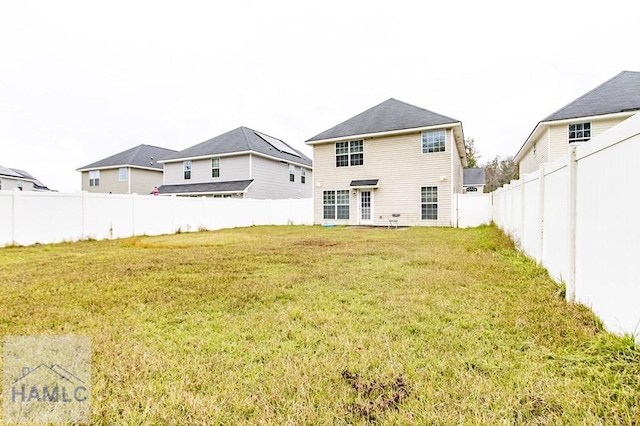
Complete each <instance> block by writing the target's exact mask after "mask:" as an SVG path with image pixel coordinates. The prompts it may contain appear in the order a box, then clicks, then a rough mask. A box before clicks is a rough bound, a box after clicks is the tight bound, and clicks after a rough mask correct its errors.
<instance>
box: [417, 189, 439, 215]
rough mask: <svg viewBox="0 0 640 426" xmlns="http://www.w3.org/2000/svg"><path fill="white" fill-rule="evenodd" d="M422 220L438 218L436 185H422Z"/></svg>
mask: <svg viewBox="0 0 640 426" xmlns="http://www.w3.org/2000/svg"><path fill="white" fill-rule="evenodd" d="M421 207H422V220H427V219H429V220H437V219H438V187H437V186H423V187H422V199H421Z"/></svg>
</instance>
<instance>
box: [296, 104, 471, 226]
mask: <svg viewBox="0 0 640 426" xmlns="http://www.w3.org/2000/svg"><path fill="white" fill-rule="evenodd" d="M306 143H307V144H309V145H311V146H313V158H314V171H315V173H314V189H315V191H314V223H316V224H338V225H374V226H387V225H388V224H389V223H390V221H392V220H393V221H395V220H397V224H399V225H401V226H452V225H454V217H455V215H454V213H453V207H454V206H453V199H454V194H455V193H461V192H462V169H463V166H465V165H466V163H467V160H466V155H465V149H464V134H463V130H462V123H461V122H460V121H459V120H456V119H453V118H450V117H446V116H444V115H440V114H437V113H435V112H432V111H429V110H426V109H423V108H419V107H416V106H413V105H410V104H407V103H404V102H401V101H398V100H396V99H389V100H387V101H385V102H383V103H381V104H379V105H376V106H374V107H373V108H370V109H368V110H367V111H364V112H363V113H361V114H358V115H356V116H354V117H352V118H350V119H348V120H346V121H344V122H342V123H340V124H338V125H337V126H334V127H332V128H330V129H328V130H326V131H324V132H322V133H320V134H319V135H317V136H314V137H312V138H311V139H309V140H308V141H307V142H306ZM398 215H399V216H398ZM394 223H395V222H394Z"/></svg>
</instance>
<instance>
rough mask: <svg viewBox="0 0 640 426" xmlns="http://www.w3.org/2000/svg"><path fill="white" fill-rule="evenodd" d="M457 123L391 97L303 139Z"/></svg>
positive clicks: (310, 140) (321, 138)
mask: <svg viewBox="0 0 640 426" xmlns="http://www.w3.org/2000/svg"><path fill="white" fill-rule="evenodd" d="M458 122H460V120H456V119H454V118H451V117H447V116H444V115H440V114H436V113H435V112H432V111H429V110H427V109H424V108H419V107H417V106H414V105H410V104H408V103H405V102H402V101H399V100H397V99H393V98H391V99H389V100H386V101H384V102H382V103H381V104H379V105H376V106H374V107H373V108H370V109H368V110H366V111H365V112H362V113H360V114H358V115H356V116H355V117H352V118H350V119H348V120H347V121H343V122H342V123H340V124H338V125H337V126H334V127H332V128H330V129H329V130H325V131H324V132H322V133H320V134H318V135H316V136H314V137H312V138H311V139H309V140H307V142H313V141H320V140H325V139H334V138H341V137H346V136H354V135H364V134H369V133H382V132H389V131H394V130H404V129H415V128H420V127H429V126H437V125H440V124H449V123H458Z"/></svg>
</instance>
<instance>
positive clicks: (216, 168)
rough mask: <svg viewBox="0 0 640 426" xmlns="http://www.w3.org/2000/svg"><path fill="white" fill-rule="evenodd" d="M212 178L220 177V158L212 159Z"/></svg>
mask: <svg viewBox="0 0 640 426" xmlns="http://www.w3.org/2000/svg"><path fill="white" fill-rule="evenodd" d="M211 177H214V178H217V177H220V159H219V158H212V159H211Z"/></svg>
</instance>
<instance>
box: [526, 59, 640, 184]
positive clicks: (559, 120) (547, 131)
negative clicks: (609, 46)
mask: <svg viewBox="0 0 640 426" xmlns="http://www.w3.org/2000/svg"><path fill="white" fill-rule="evenodd" d="M639 110H640V72H633V71H623V72H621V73H619V74H618V75H616V76H615V77H613V78H611V79H610V80H607V81H605V82H604V83H602V84H601V85H599V86H598V87H596V88H595V89H593V90H591V91H589V92H587V93H585V94H584V95H582V96H581V97H579V98H578V99H576V100H574V101H573V102H571V103H569V104H568V105H566V106H565V107H563V108H560V109H559V110H558V111H556V112H554V113H553V114H551V115H549V116H548V117H546V118H545V119H543V120H542V121H541V122H539V123H538V124H537V125H536V127H535V129H533V131H532V132H531V134H530V135H529V137H528V138H527V140H526V141H525V143H524V144H523V145H522V147H521V148H520V150H519V151H518V153H517V154H516V156H515V157H514V161H515V162H516V163H517V164H518V166H519V168H520V174H521V175H522V174H525V173H531V172H534V171H536V170H538V168H539V167H540V165H541V164H543V163H550V162H552V161H554V160H557V159H558V158H560V157H561V156H563V155H565V154H566V153H567V148H568V146H569V144H572V143H582V142H586V141H588V140H589V139H591V138H593V137H595V136H597V135H599V134H600V133H602V132H604V131H605V130H608V129H610V128H612V127H614V126H616V125H618V124H620V123H621V122H622V121H624V120H626V119H627V118H629V117H631V116H632V115H634V114H636V113H637V112H638V111H639Z"/></svg>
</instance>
